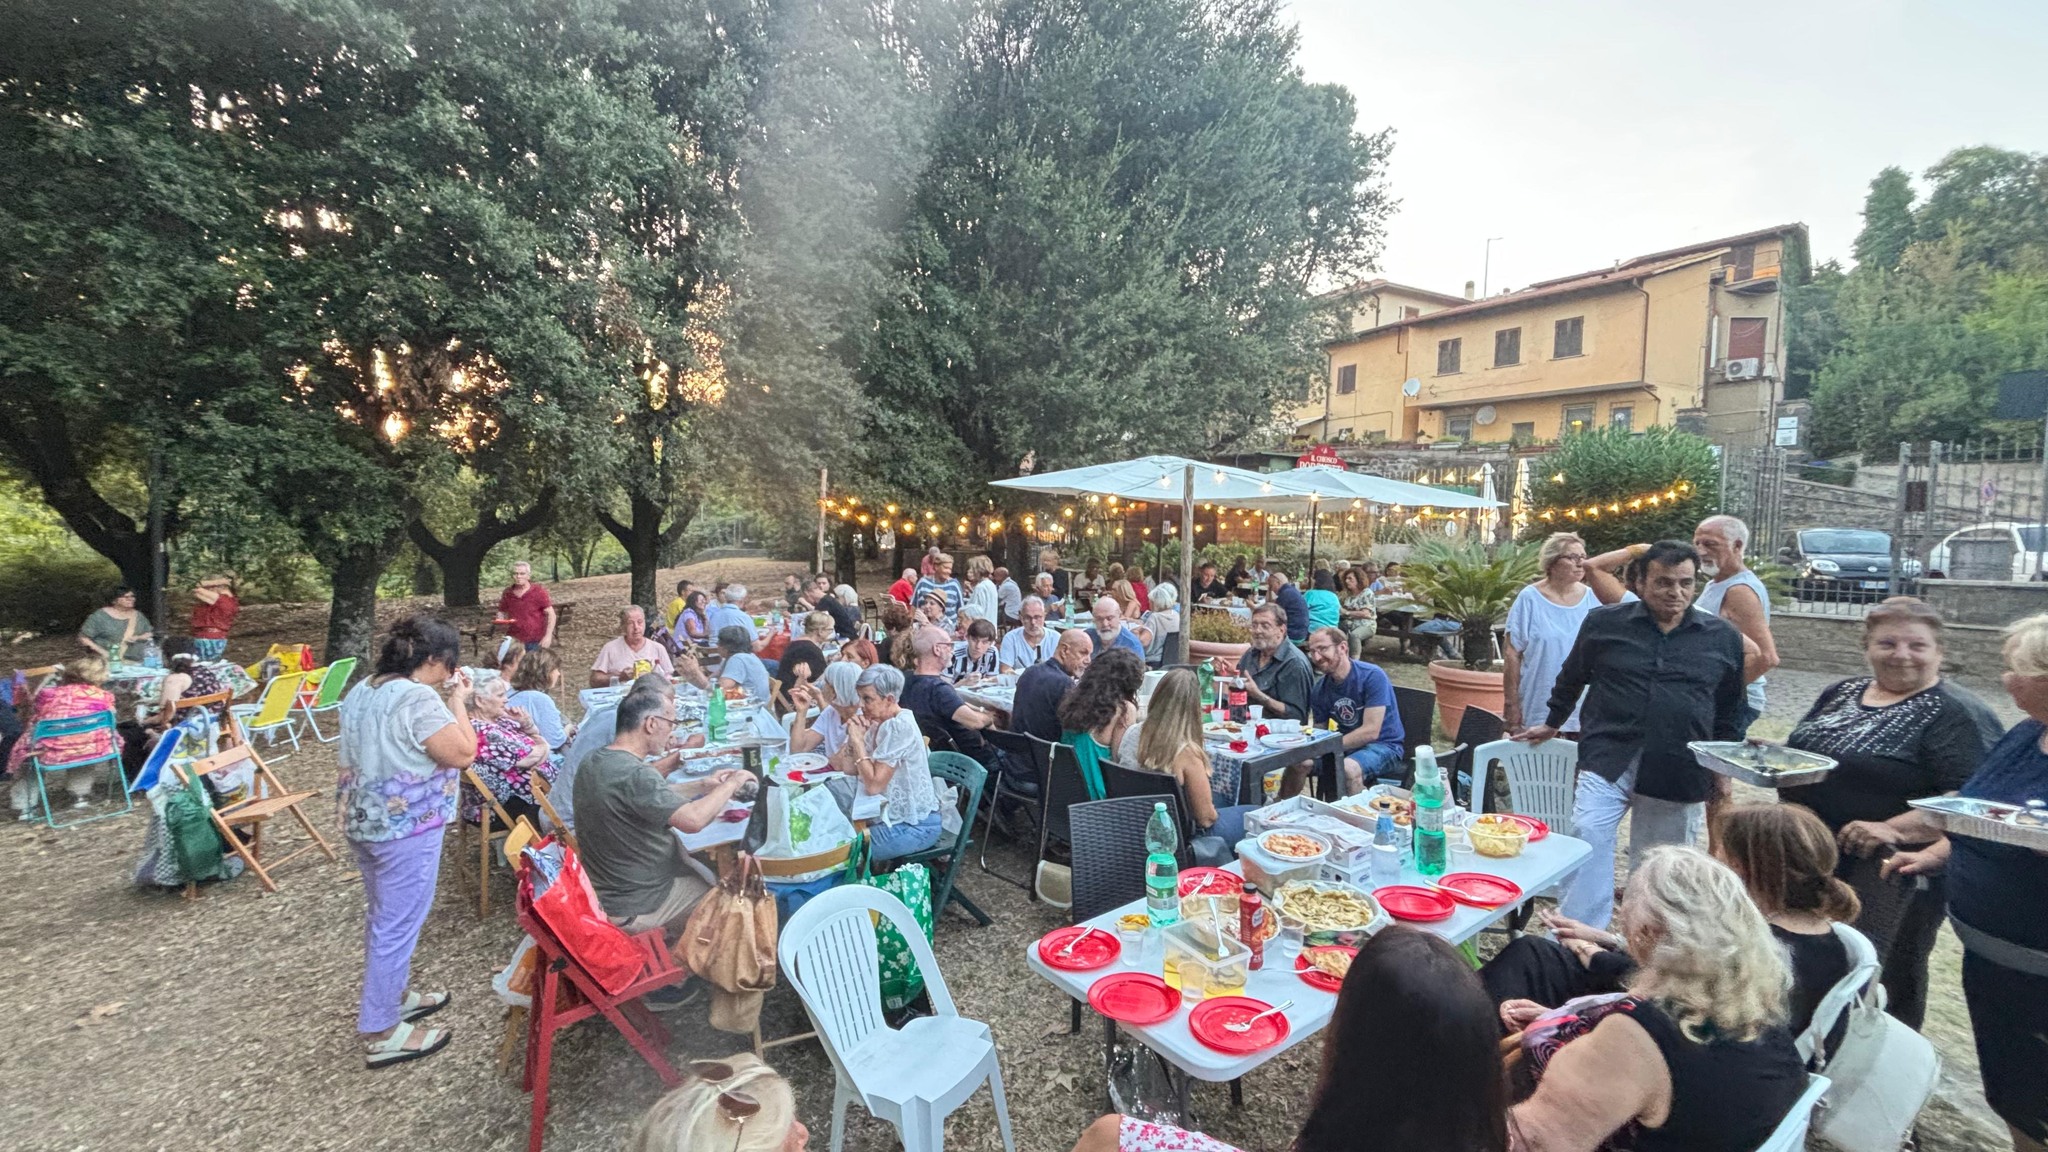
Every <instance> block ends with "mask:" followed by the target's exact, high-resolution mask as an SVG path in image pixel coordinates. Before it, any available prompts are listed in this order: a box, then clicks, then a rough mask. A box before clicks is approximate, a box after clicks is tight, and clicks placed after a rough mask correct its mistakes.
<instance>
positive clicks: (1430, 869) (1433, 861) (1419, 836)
mask: <svg viewBox="0 0 2048 1152" xmlns="http://www.w3.org/2000/svg"><path fill="white" fill-rule="evenodd" d="M1446 799H1448V796H1447V795H1446V790H1445V788H1444V769H1443V765H1441V764H1438V763H1437V762H1436V751H1435V750H1434V749H1432V748H1431V747H1430V746H1429V745H1427V744H1425V745H1423V746H1422V747H1420V748H1417V749H1416V750H1415V870H1416V871H1417V872H1420V873H1422V874H1423V875H1424V876H1441V875H1443V874H1444V863H1445V860H1446V859H1447V852H1446V849H1445V845H1444V802H1445V800H1446Z"/></svg>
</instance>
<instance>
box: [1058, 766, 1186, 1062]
mask: <svg viewBox="0 0 2048 1152" xmlns="http://www.w3.org/2000/svg"><path fill="white" fill-rule="evenodd" d="M1102 767H1103V774H1104V775H1105V776H1107V775H1108V774H1109V771H1110V768H1111V767H1112V765H1109V764H1104V765H1103V766H1102ZM1118 771H1121V772H1126V773H1129V772H1130V769H1128V768H1124V769H1118ZM1133 774H1134V775H1135V773H1133ZM1159 779H1162V780H1163V779H1165V777H1163V776H1162V777H1159ZM1167 783H1169V784H1171V783H1172V781H1170V780H1169V781H1167ZM1160 800H1164V801H1166V810H1167V811H1168V812H1170V813H1172V814H1173V825H1174V827H1176V828H1181V827H1185V825H1184V824H1183V823H1182V821H1181V818H1180V801H1179V800H1178V799H1177V798H1175V797H1174V796H1172V795H1170V794H1168V795H1143V796H1119V797H1113V798H1111V799H1108V800H1086V799H1084V800H1082V801H1081V802H1080V803H1078V804H1075V805H1073V806H1072V807H1071V808H1069V809H1068V810H1067V819H1068V822H1069V824H1070V826H1071V828H1072V836H1073V840H1072V842H1071V843H1072V845H1073V849H1074V907H1073V909H1072V915H1071V920H1072V922H1073V923H1075V924H1079V923H1081V922H1082V921H1083V920H1088V919H1091V918H1093V917H1096V916H1100V915H1102V914H1103V913H1104V912H1108V911H1110V910H1111V909H1113V908H1119V907H1121V906H1123V905H1125V904H1128V903H1130V902H1131V901H1133V900H1141V899H1143V898H1144V896H1145V857H1146V856H1147V855H1148V853H1147V852H1146V851H1145V826H1146V824H1148V823H1150V822H1151V820H1152V805H1154V804H1156V803H1158V802H1159V801H1160ZM1182 842H1183V843H1185V842H1186V841H1185V838H1183V841H1182ZM1073 1008H1074V1017H1073V1026H1072V1028H1070V1029H1069V1031H1071V1032H1079V1031H1080V1030H1081V1002H1080V1001H1079V1000H1076V1001H1074V1004H1073ZM1106 1023H1107V1024H1108V1025H1109V1032H1108V1036H1109V1043H1110V1044H1111V1046H1112V1047H1113V1046H1114V1045H1115V1043H1116V1021H1114V1020H1109V1021H1106Z"/></svg>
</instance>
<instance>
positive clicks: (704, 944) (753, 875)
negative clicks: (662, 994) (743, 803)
mask: <svg viewBox="0 0 2048 1152" xmlns="http://www.w3.org/2000/svg"><path fill="white" fill-rule="evenodd" d="M670 953H671V955H673V956H674V957H675V958H676V960H677V961H678V962H679V963H681V964H682V965H683V967H685V968H688V969H689V970H690V971H691V972H692V973H694V974H696V975H698V976H702V977H703V978H704V979H705V980H706V981H707V982H709V983H710V984H711V985H712V986H714V987H716V988H720V989H723V990H725V991H727V992H766V991H767V990H769V989H770V988H773V987H775V901H774V899H773V898H772V897H770V896H769V895H768V889H767V886H766V885H765V884H763V883H762V881H761V865H760V862H759V861H757V860H755V859H754V857H753V856H752V855H750V854H748V853H744V852H742V853H740V855H739V859H738V861H737V863H735V864H733V865H732V866H731V867H730V868H728V869H726V870H725V871H724V872H723V873H722V874H721V875H720V876H719V878H718V887H716V888H713V889H712V890H711V891H710V892H709V893H708V894H707V895H706V896H705V897H704V899H702V900H699V901H698V902H697V906H696V907H695V908H693V909H691V910H690V918H689V919H688V920H686V921H684V922H683V933H682V935H681V936H679V937H677V938H676V942H675V945H674V947H673V948H671V949H670Z"/></svg>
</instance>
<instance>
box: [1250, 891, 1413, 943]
mask: <svg viewBox="0 0 2048 1152" xmlns="http://www.w3.org/2000/svg"><path fill="white" fill-rule="evenodd" d="M1273 901H1274V904H1275V905H1276V906H1277V908H1278V909H1279V911H1280V913H1281V915H1283V916H1287V917H1290V918H1292V919H1295V920H1299V921H1301V922H1302V943H1303V944H1304V945H1309V946H1316V945H1324V944H1339V945H1343V946H1344V947H1347V948H1355V947H1357V946H1358V945H1360V944H1363V943H1365V940H1366V937H1368V936H1371V935H1373V934H1374V933H1376V932H1378V931H1379V930H1380V929H1381V928H1383V927H1385V926H1386V924H1387V916H1386V913H1384V912H1382V911H1380V906H1379V902H1378V901H1377V900H1374V899H1373V898H1372V894H1371V893H1370V892H1367V891H1365V890H1364V889H1362V888H1353V887H1352V886H1351V885H1349V884H1333V883H1330V882H1329V881H1327V880H1296V881H1292V882H1291V883H1287V884H1282V885H1281V886H1280V889H1279V891H1277V892H1275V893H1274V894H1273Z"/></svg>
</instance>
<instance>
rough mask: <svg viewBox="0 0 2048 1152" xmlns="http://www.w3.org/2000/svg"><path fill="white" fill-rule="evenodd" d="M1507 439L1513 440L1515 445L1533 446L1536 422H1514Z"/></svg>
mask: <svg viewBox="0 0 2048 1152" xmlns="http://www.w3.org/2000/svg"><path fill="white" fill-rule="evenodd" d="M1508 439H1510V440H1513V441H1514V442H1515V443H1517V444H1534V443H1535V442H1536V422H1535V421H1534V420H1517V421H1515V426H1514V429H1513V431H1512V432H1511V433H1510V434H1509V436H1508Z"/></svg>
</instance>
